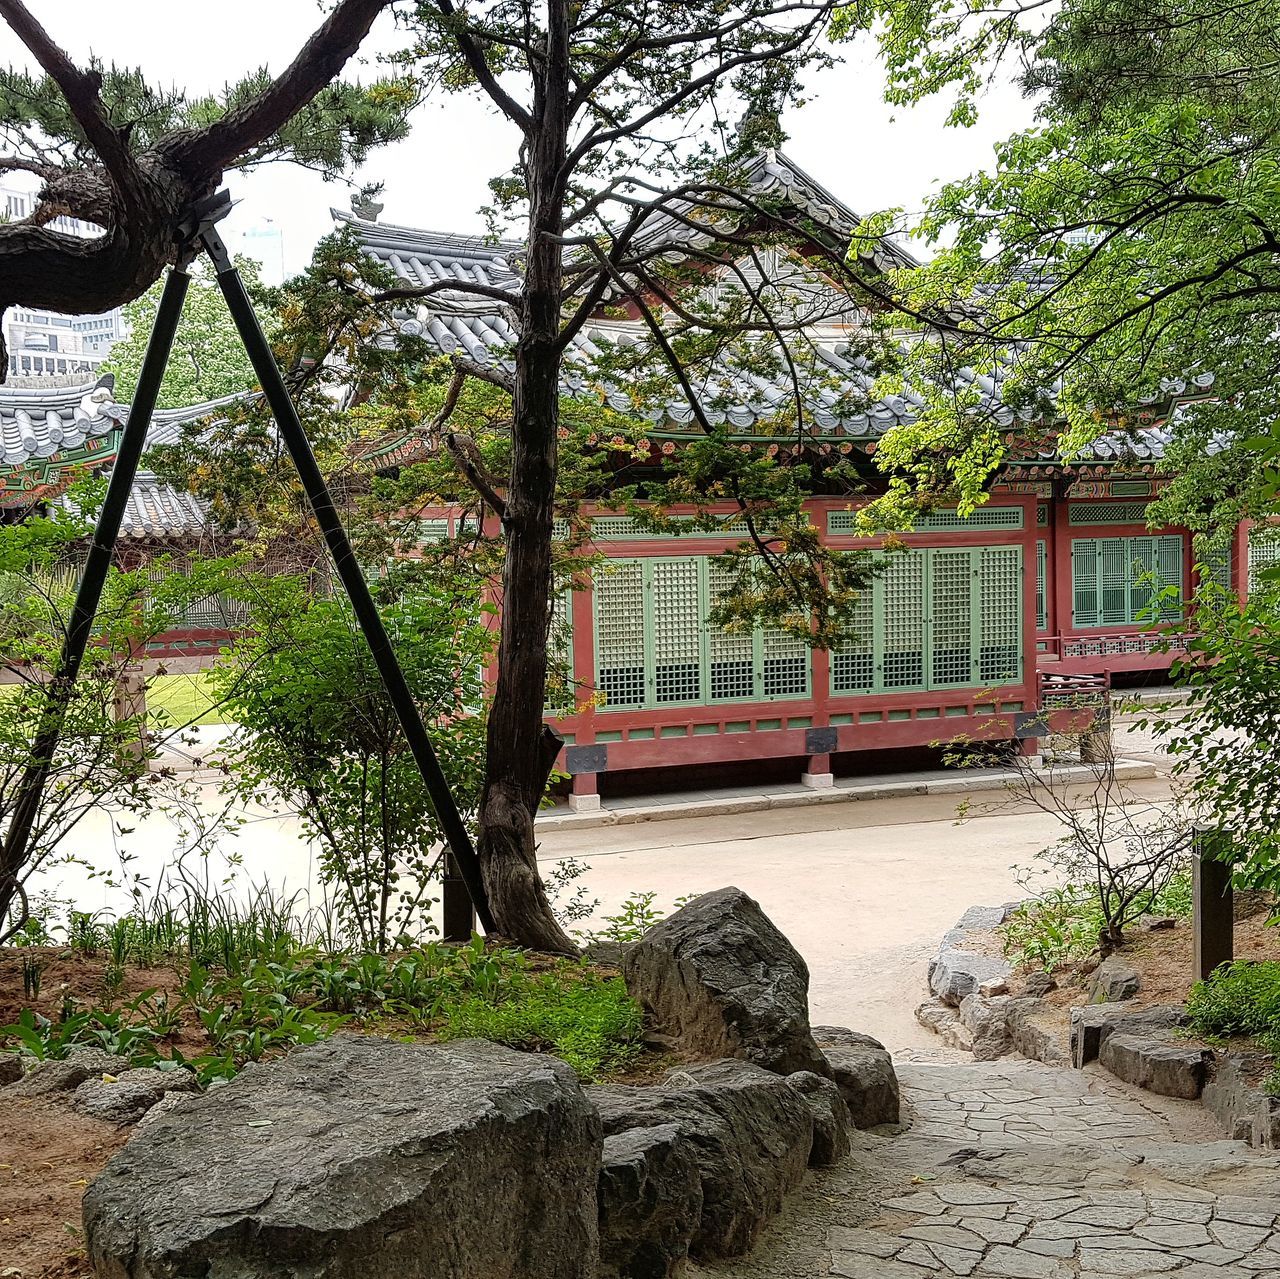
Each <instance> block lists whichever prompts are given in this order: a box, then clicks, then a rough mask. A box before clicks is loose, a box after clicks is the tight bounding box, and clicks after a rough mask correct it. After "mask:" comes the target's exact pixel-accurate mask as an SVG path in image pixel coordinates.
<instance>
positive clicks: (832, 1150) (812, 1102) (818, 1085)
mask: <svg viewBox="0 0 1280 1279" xmlns="http://www.w3.org/2000/svg"><path fill="white" fill-rule="evenodd" d="M787 1083H788V1084H790V1085H791V1087H792V1088H794V1089H795V1090H796V1092H798V1093H799V1094H800V1096H802V1097H803V1098H804V1099H805V1101H806V1102H807V1103H808V1105H809V1111H810V1113H811V1114H812V1115H813V1149H812V1150H811V1151H810V1152H809V1166H810V1167H811V1168H830V1167H831V1165H832V1164H836V1163H839V1162H840V1160H841V1159H843V1158H844V1157H845V1155H847V1154H848V1153H849V1151H850V1150H851V1149H852V1143H851V1142H850V1140H849V1130H850V1129H851V1128H852V1127H853V1117H852V1116H851V1115H850V1114H849V1106H848V1104H847V1103H846V1102H845V1099H844V1097H843V1096H842V1095H841V1093H840V1089H839V1087H838V1086H837V1085H836V1084H835V1082H834V1081H833V1080H830V1079H823V1077H822V1076H821V1075H815V1074H814V1073H813V1072H812V1071H811V1070H797V1071H796V1073H795V1074H794V1075H788V1076H787Z"/></svg>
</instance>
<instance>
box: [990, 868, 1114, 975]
mask: <svg viewBox="0 0 1280 1279" xmlns="http://www.w3.org/2000/svg"><path fill="white" fill-rule="evenodd" d="M1103 922H1104V921H1103V917H1102V910H1101V908H1100V907H1099V905H1098V894H1097V892H1096V891H1094V890H1093V889H1092V888H1090V887H1087V886H1084V885H1080V884H1067V885H1066V886H1064V887H1062V888H1052V889H1049V890H1048V891H1047V892H1044V893H1041V894H1040V896H1038V897H1032V898H1031V899H1030V900H1028V901H1025V902H1023V903H1022V904H1021V905H1020V906H1018V908H1017V909H1016V910H1015V911H1014V912H1013V914H1011V915H1010V916H1009V918H1008V919H1007V920H1006V921H1005V923H1004V927H1003V929H1002V930H1001V931H1002V932H1003V935H1004V953H1005V958H1006V959H1009V960H1011V961H1012V962H1013V963H1014V964H1015V965H1016V966H1017V967H1019V968H1043V969H1044V970H1045V972H1051V971H1052V970H1053V969H1055V968H1061V967H1062V966H1063V965H1065V964H1069V963H1072V962H1074V961H1075V960H1078V959H1083V958H1084V957H1085V956H1086V955H1087V954H1089V952H1090V951H1091V950H1093V948H1094V947H1095V946H1096V945H1097V944H1098V933H1099V932H1100V930H1101V929H1102V926H1103Z"/></svg>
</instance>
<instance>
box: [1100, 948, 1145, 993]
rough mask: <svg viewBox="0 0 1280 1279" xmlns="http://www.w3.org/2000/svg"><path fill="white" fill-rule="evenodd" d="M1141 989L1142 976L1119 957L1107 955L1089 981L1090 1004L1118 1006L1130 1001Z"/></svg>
mask: <svg viewBox="0 0 1280 1279" xmlns="http://www.w3.org/2000/svg"><path fill="white" fill-rule="evenodd" d="M1141 989H1142V975H1141V974H1140V973H1139V972H1138V970H1137V969H1136V968H1135V967H1134V966H1133V965H1132V964H1131V963H1129V962H1128V960H1125V959H1121V958H1120V956H1119V955H1108V956H1107V958H1106V959H1104V960H1103V961H1102V963H1100V964H1099V965H1098V966H1097V968H1095V969H1094V971H1093V976H1092V977H1091V978H1090V980H1089V1002H1090V1003H1091V1004H1119V1003H1123V1002H1124V1001H1125V1000H1126V999H1132V998H1133V997H1134V996H1135V995H1136V994H1137V993H1138V991H1139V990H1141Z"/></svg>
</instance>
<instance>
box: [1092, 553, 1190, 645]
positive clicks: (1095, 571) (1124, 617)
mask: <svg viewBox="0 0 1280 1279" xmlns="http://www.w3.org/2000/svg"><path fill="white" fill-rule="evenodd" d="M1071 580H1072V599H1073V610H1072V619H1073V622H1074V625H1075V626H1076V627H1077V628H1083V627H1090V626H1124V625H1140V624H1142V623H1143V622H1146V621H1149V620H1151V619H1150V617H1149V616H1148V614H1149V610H1150V609H1151V608H1152V602H1153V598H1154V595H1155V592H1157V591H1163V590H1164V589H1166V588H1167V587H1171V586H1172V587H1175V588H1177V590H1178V591H1179V592H1180V591H1181V589H1182V538H1181V537H1179V536H1176V535H1165V536H1159V537H1150V536H1147V537H1082V538H1076V539H1074V540H1073V541H1072V543H1071ZM1180 613H1181V608H1180V606H1179V604H1177V603H1171V604H1168V605H1163V606H1162V607H1161V616H1162V618H1164V619H1165V620H1169V619H1172V618H1176V617H1178V616H1179V615H1180Z"/></svg>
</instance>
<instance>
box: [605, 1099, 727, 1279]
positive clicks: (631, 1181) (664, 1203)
mask: <svg viewBox="0 0 1280 1279" xmlns="http://www.w3.org/2000/svg"><path fill="white" fill-rule="evenodd" d="M599 1204H600V1272H601V1279H615V1276H616V1279H667V1277H668V1276H670V1275H674V1274H676V1273H677V1271H678V1270H679V1269H680V1267H681V1266H682V1265H683V1263H684V1260H685V1258H686V1257H687V1256H688V1255H689V1241H690V1240H691V1239H692V1238H693V1235H694V1232H695V1231H696V1230H697V1228H698V1222H699V1221H700V1220H701V1219H702V1176H701V1174H700V1173H699V1171H698V1161H697V1159H696V1158H695V1157H694V1151H693V1146H692V1144H691V1143H690V1142H689V1141H688V1140H686V1139H685V1137H684V1136H683V1135H682V1133H681V1130H680V1128H679V1127H677V1126H676V1125H675V1124H659V1125H658V1127H656V1128H630V1129H628V1130H627V1131H626V1132H620V1133H616V1134H615V1135H614V1136H612V1137H606V1138H605V1141H604V1155H603V1162H602V1163H601V1167H600V1188H599Z"/></svg>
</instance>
